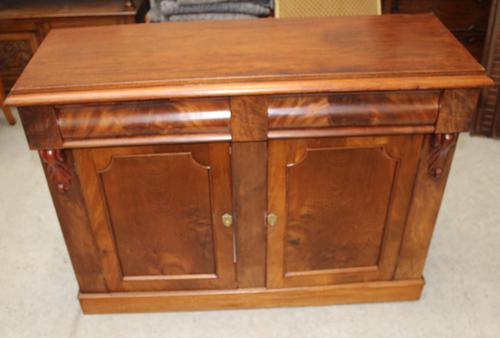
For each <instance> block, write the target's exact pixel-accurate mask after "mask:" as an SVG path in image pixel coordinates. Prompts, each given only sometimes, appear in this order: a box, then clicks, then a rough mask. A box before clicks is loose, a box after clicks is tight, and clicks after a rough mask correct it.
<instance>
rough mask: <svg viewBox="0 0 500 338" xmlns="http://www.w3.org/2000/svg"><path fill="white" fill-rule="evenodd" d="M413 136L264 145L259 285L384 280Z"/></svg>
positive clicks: (411, 169)
mask: <svg viewBox="0 0 500 338" xmlns="http://www.w3.org/2000/svg"><path fill="white" fill-rule="evenodd" d="M421 142H422V139H421V137H420V136H406V137H402V136H396V137H356V138H337V139H302V140H276V141H271V142H270V144H269V196H268V203H269V212H273V213H275V214H276V215H277V216H278V218H277V223H276V224H275V225H274V226H273V225H270V226H269V228H268V261H267V285H268V286H269V287H290V286H303V285H329V284H336V283H347V282H361V281H368V280H389V279H391V278H392V276H393V274H394V269H395V267H396V263H397V254H398V250H399V247H400V242H401V237H402V233H403V229H404V225H405V221H406V213H407V209H408V204H409V199H410V194H411V187H412V184H413V180H414V177H415V172H416V167H417V161H418V153H419V150H420V146H421Z"/></svg>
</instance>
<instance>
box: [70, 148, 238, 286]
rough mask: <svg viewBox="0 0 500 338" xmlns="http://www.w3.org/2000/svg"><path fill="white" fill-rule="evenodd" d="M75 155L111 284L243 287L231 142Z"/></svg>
mask: <svg viewBox="0 0 500 338" xmlns="http://www.w3.org/2000/svg"><path fill="white" fill-rule="evenodd" d="M75 154H77V160H78V161H77V162H78V167H79V172H81V176H82V178H83V181H84V183H85V187H86V188H85V190H84V194H85V201H86V205H87V208H88V211H89V216H90V219H91V224H92V230H93V233H94V236H95V238H96V241H97V243H98V247H99V249H100V250H101V252H102V253H103V255H102V265H103V271H104V275H105V278H106V281H107V283H108V288H109V289H110V290H114V291H145V290H188V289H213V288H232V287H235V268H234V263H233V229H232V228H231V227H229V228H227V227H224V225H223V223H222V215H223V214H224V213H230V212H231V209H232V206H231V199H232V197H231V186H230V184H231V177H230V175H231V173H230V162H229V145H228V144H227V143H218V144H198V145H179V146H174V145H168V146H167V145H165V146H152V147H129V148H101V149H92V150H78V151H75Z"/></svg>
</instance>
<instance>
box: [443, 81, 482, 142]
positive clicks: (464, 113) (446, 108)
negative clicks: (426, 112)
mask: <svg viewBox="0 0 500 338" xmlns="http://www.w3.org/2000/svg"><path fill="white" fill-rule="evenodd" d="M478 99H479V89H449V90H445V91H444V92H443V95H442V97H441V102H440V109H439V117H438V120H437V123H436V133H456V132H460V131H468V130H469V129H470V127H471V124H472V118H473V116H474V115H475V113H476V110H477V103H478Z"/></svg>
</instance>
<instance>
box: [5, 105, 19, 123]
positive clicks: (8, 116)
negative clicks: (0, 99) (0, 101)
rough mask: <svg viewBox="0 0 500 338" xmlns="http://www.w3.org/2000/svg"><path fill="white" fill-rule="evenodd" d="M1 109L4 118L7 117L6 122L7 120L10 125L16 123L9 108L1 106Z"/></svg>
mask: <svg viewBox="0 0 500 338" xmlns="http://www.w3.org/2000/svg"><path fill="white" fill-rule="evenodd" d="M2 110H3V114H4V115H5V118H6V119H7V122H9V124H10V125H11V126H13V125H14V124H16V119H15V118H14V115H13V114H12V111H11V110H10V108H8V107H5V106H3V107H2Z"/></svg>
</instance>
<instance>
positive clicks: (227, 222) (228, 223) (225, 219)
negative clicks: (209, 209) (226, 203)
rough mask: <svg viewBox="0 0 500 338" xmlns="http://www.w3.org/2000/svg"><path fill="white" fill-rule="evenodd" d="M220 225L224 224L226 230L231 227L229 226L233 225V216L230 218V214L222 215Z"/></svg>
mask: <svg viewBox="0 0 500 338" xmlns="http://www.w3.org/2000/svg"><path fill="white" fill-rule="evenodd" d="M222 224H224V226H225V227H226V228H229V227H231V225H232V224H233V216H231V215H230V214H224V215H222Z"/></svg>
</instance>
